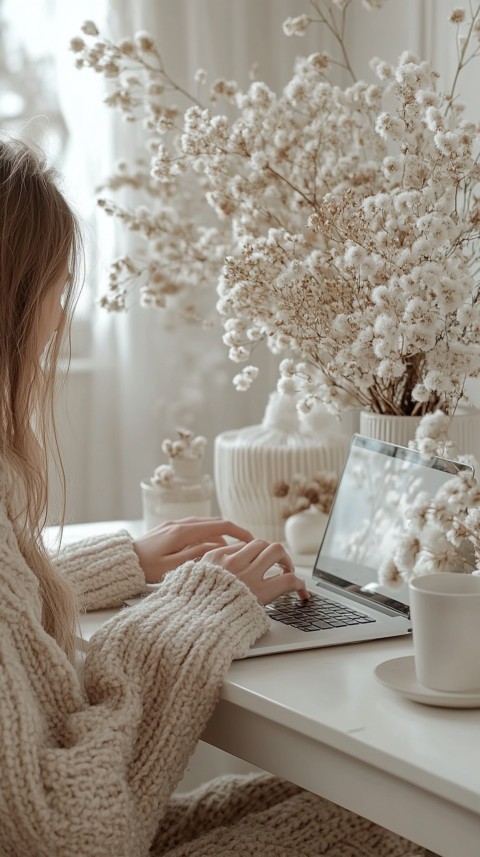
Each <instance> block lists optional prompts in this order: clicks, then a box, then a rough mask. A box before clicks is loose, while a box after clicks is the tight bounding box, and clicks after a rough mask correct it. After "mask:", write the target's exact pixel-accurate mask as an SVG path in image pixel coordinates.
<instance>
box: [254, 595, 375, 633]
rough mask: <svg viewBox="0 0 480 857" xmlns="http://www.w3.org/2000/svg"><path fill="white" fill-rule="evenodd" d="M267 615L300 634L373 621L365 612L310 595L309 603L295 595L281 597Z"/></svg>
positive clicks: (271, 606)
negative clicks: (295, 629) (300, 632)
mask: <svg viewBox="0 0 480 857" xmlns="http://www.w3.org/2000/svg"><path fill="white" fill-rule="evenodd" d="M267 612H268V615H269V616H270V617H271V618H272V619H275V620H276V621H277V622H282V623H283V624H284V625H291V626H292V627H293V628H298V629H299V630H300V631H327V630H328V629H330V628H345V627H346V626H347V625H366V624H367V623H370V622H375V619H371V618H370V616H366V615H365V613H360V612H359V611H358V610H352V608H351V607H344V606H343V604H338V603H337V602H336V601H330V600H329V599H328V598H323V597H322V596H320V595H315V594H313V593H312V597H311V598H310V600H309V601H300V600H299V598H298V596H297V595H291V594H288V595H282V596H281V598H277V600H276V601H274V602H273V604H271V605H270V606H269V607H267Z"/></svg>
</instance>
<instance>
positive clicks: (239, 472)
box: [214, 394, 351, 542]
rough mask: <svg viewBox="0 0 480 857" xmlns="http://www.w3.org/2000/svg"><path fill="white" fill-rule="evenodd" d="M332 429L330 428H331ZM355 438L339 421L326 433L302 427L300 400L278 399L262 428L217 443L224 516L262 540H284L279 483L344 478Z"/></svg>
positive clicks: (216, 465)
mask: <svg viewBox="0 0 480 857" xmlns="http://www.w3.org/2000/svg"><path fill="white" fill-rule="evenodd" d="M327 427H328V428H327ZM350 438H351V434H348V432H344V431H343V429H342V427H341V426H340V427H339V423H338V422H336V421H335V420H334V418H331V417H329V418H328V422H327V420H326V419H325V428H324V430H323V431H322V430H321V428H319V427H318V426H317V429H316V430H313V427H312V424H309V425H308V427H307V428H306V427H302V425H301V424H300V422H299V419H298V416H297V411H296V406H295V400H294V399H293V398H290V397H287V396H281V397H280V396H278V395H277V394H272V395H271V396H270V399H269V403H268V405H267V409H266V411H265V417H264V419H263V422H262V423H261V424H260V425H253V426H247V427H246V428H241V429H235V430H232V431H226V432H223V433H222V434H219V435H218V436H217V438H216V439H215V455H214V462H215V463H214V469H215V489H216V493H217V499H218V504H219V507H220V511H221V514H222V517H224V518H227V519H229V520H233V521H235V523H237V524H240V525H241V526H244V527H246V528H247V529H249V530H250V531H251V532H252V533H253V534H254V535H255V536H256V537H258V538H264V539H268V540H269V541H280V542H281V541H283V539H284V520H283V518H282V501H281V500H280V499H279V498H277V497H273V496H272V489H273V486H274V485H275V483H276V482H278V481H280V480H284V481H286V482H289V481H290V480H291V479H292V478H293V477H294V476H295V475H297V474H302V475H304V476H307V477H308V476H312V475H313V474H315V473H317V472H319V471H328V472H333V473H336V474H339V473H340V472H341V470H342V468H343V463H344V461H345V456H346V452H347V449H348V445H349V442H350Z"/></svg>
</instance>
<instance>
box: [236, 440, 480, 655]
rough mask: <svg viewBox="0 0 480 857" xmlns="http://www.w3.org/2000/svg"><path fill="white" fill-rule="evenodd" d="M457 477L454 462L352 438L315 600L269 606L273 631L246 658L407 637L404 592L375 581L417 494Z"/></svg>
mask: <svg viewBox="0 0 480 857" xmlns="http://www.w3.org/2000/svg"><path fill="white" fill-rule="evenodd" d="M462 470H470V471H471V472H473V468H472V467H470V466H469V465H465V464H461V463H460V462H457V461H449V460H447V459H444V458H436V457H430V456H425V455H422V454H421V453H419V452H417V451H414V450H412V449H407V448H405V447H402V446H397V445H396V444H392V443H386V442H383V441H379V440H373V439H371V438H367V437H363V436H362V435H358V434H356V435H354V436H353V438H352V441H351V444H350V448H349V451H348V455H347V458H346V462H345V466H344V469H343V472H342V475H341V478H340V480H339V484H338V487H337V491H336V494H335V498H334V501H333V505H332V509H331V512H330V516H329V520H328V523H327V527H326V529H325V532H324V535H323V538H322V539H321V543H320V545H319V550H318V554H317V557H316V560H315V563H314V566H313V569H312V573H311V576H310V577H309V578H308V579H307V581H306V583H307V589H308V590H309V591H310V592H311V593H312V596H313V598H312V599H311V600H310V601H300V600H299V598H298V596H297V595H296V594H292V595H287V596H283V597H282V598H280V599H277V600H276V601H275V602H274V603H273V604H271V605H268V606H267V607H266V608H265V609H266V611H267V613H268V615H269V616H270V619H271V627H270V630H268V631H267V632H266V634H264V635H263V636H262V637H261V638H260V639H259V640H258V641H257V643H256V644H255V645H254V646H253V647H252V648H251V649H250V650H249V652H248V653H247V655H246V657H256V656H258V655H267V654H275V653H277V652H288V651H293V650H295V649H312V648H318V647H322V646H338V645H341V644H346V643H358V642H361V641H363V640H377V639H380V638H382V637H396V636H400V635H404V634H410V633H411V630H412V629H411V623H410V610H409V606H408V586H407V584H406V583H402V585H401V586H400V587H398V588H397V587H393V586H386V585H381V584H380V583H379V578H378V573H379V570H380V569H381V567H382V565H383V564H384V562H385V561H386V560H387V559H388V558H389V557H390V556H391V553H392V549H393V547H394V545H395V544H396V540H397V538H398V536H399V535H400V534H401V533H403V532H405V526H406V524H405V517H404V513H405V511H406V510H407V509H408V507H409V506H410V505H411V504H412V501H413V500H414V499H415V497H416V496H418V494H419V493H420V492H421V491H426V492H428V494H429V495H430V496H433V495H434V494H435V493H436V491H437V490H438V489H439V488H440V487H441V486H442V485H443V484H444V483H445V482H446V481H447V480H448V479H451V478H452V476H454V475H456V474H457V473H459V472H460V471H462ZM319 541H320V539H319ZM459 570H460V569H459Z"/></svg>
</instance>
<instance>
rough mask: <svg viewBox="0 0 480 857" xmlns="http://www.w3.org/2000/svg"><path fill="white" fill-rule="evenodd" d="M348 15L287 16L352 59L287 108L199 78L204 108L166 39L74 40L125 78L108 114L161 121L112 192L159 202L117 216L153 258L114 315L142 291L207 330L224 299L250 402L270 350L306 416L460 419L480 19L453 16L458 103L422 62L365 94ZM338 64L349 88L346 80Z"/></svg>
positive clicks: (474, 11) (318, 59) (259, 85)
mask: <svg viewBox="0 0 480 857" xmlns="http://www.w3.org/2000/svg"><path fill="white" fill-rule="evenodd" d="M363 5H364V6H365V7H366V8H367V9H369V10H372V9H374V8H379V7H381V5H382V3H381V0H365V2H364V4H363ZM349 6H350V3H349V0H311V3H310V11H311V14H306V13H305V14H303V15H300V16H297V17H295V18H289V19H287V21H286V22H285V24H284V32H285V33H286V34H287V35H291V36H302V35H303V34H304V33H305V31H306V29H308V27H312V26H321V27H325V26H328V27H329V29H330V33H331V34H332V36H333V41H334V42H335V44H336V48H337V54H336V55H335V56H332V57H330V56H329V55H328V54H326V53H325V52H317V53H313V54H311V55H309V56H307V57H302V58H300V59H298V60H297V61H296V64H295V67H294V70H293V74H292V77H291V79H290V81H289V82H288V83H287V85H286V86H285V88H284V89H283V90H282V91H281V92H280V93H276V92H274V91H273V90H272V89H271V88H270V87H269V86H267V84H266V83H264V82H262V81H260V80H257V79H255V80H253V81H251V83H250V84H249V85H248V87H247V88H246V89H244V90H242V89H241V87H240V86H239V85H238V84H237V83H236V82H235V81H227V80H218V81H213V82H212V83H211V84H210V86H208V83H207V80H206V76H205V74H204V73H199V74H197V75H196V78H195V87H196V92H197V95H195V96H192V95H189V94H188V93H187V92H186V90H185V89H183V88H182V87H181V86H179V85H178V84H176V83H175V82H174V81H173V80H172V79H171V78H170V77H169V75H168V73H167V71H166V69H165V68H164V66H163V62H162V58H161V55H160V53H159V51H158V49H157V47H156V46H155V44H154V42H153V40H152V39H151V37H150V36H148V34H145V33H143V34H137V35H136V36H135V37H133V38H132V39H130V40H126V41H124V42H122V43H120V44H118V45H115V44H113V43H112V42H109V41H108V40H106V39H104V38H103V37H101V36H99V35H98V34H97V33H94V32H93V30H92V24H91V22H89V24H88V25H86V26H85V27H84V30H83V35H82V37H77V38H76V39H74V40H73V43H72V49H73V50H74V51H75V54H76V57H77V65H78V66H79V67H81V68H83V67H85V66H89V67H91V68H93V69H95V70H96V71H97V72H100V73H102V74H104V75H105V76H106V77H107V78H111V79H112V83H113V89H112V92H111V94H110V95H109V96H108V99H107V103H108V104H110V105H111V106H114V107H116V108H117V109H119V110H120V111H121V112H122V113H123V115H124V116H125V117H126V119H127V120H128V121H136V120H137V119H139V118H141V119H143V121H144V122H145V149H146V155H145V153H144V154H143V157H142V158H141V159H139V162H138V163H136V164H134V165H126V164H124V165H122V166H121V167H120V166H119V168H118V170H117V171H116V172H115V174H114V175H113V176H112V177H111V178H110V180H109V182H108V183H107V187H106V189H107V190H108V189H110V190H116V189H118V188H121V187H125V186H129V187H131V188H133V189H135V190H136V191H138V194H139V195H140V197H141V198H142V199H143V205H141V206H139V207H138V208H137V209H135V210H127V209H126V208H125V207H122V206H120V205H118V204H117V203H114V202H111V201H110V200H109V199H106V198H105V199H104V200H103V202H102V205H103V207H104V210H105V211H106V212H107V213H109V214H111V215H112V216H114V217H116V218H118V219H119V220H120V221H121V222H122V223H124V225H125V226H126V228H128V229H129V230H132V231H133V232H135V233H137V234H138V235H139V236H142V237H143V238H144V239H145V240H146V251H145V255H144V258H143V259H142V258H140V259H135V260H133V259H131V258H130V257H125V258H122V259H119V260H117V262H115V263H114V265H113V266H112V272H111V275H110V288H109V291H108V294H107V296H106V298H105V300H104V303H105V304H106V305H107V306H108V307H111V308H114V309H122V308H124V307H125V306H126V305H127V297H128V295H129V293H130V290H131V289H132V288H133V287H134V286H135V285H137V286H138V289H139V291H140V296H141V301H142V302H143V304H144V305H146V306H154V307H159V308H165V307H168V306H171V305H172V304H173V305H175V306H176V307H177V309H179V311H180V313H181V314H182V315H183V317H185V318H189V319H191V320H195V319H197V320H198V319H201V318H204V317H205V315H202V304H203V310H205V309H206V314H207V317H208V312H209V311H210V309H211V303H212V284H213V283H216V282H218V302H217V310H218V313H219V314H220V316H221V318H222V320H223V323H224V328H225V334H224V342H225V344H226V346H227V348H228V349H229V351H228V353H229V357H230V359H231V360H232V361H234V362H235V363H237V364H245V368H244V369H243V370H241V371H240V372H239V373H238V374H237V375H236V376H235V379H234V383H235V386H236V387H237V389H239V390H246V389H248V388H249V386H250V385H251V383H252V382H253V380H254V378H255V376H256V374H257V369H256V367H255V366H254V365H253V361H252V357H253V354H254V351H255V349H256V348H257V347H258V345H259V343H261V342H263V343H265V344H266V345H267V346H268V348H270V349H271V351H273V352H274V353H275V354H278V355H281V356H283V358H284V359H283V360H282V363H281V378H280V381H279V389H280V391H282V392H283V393H286V394H290V395H292V396H295V397H297V400H298V405H299V408H300V410H301V411H303V412H308V411H309V410H312V409H313V408H314V407H315V406H316V403H317V402H318V401H321V402H322V403H324V404H326V405H327V407H328V408H329V409H330V410H332V411H339V410H342V409H343V408H344V407H346V406H347V405H355V404H356V405H359V406H363V407H368V408H370V409H371V410H373V411H376V412H379V413H385V414H406V415H422V414H426V413H433V412H434V411H435V410H437V409H441V410H442V411H444V412H446V413H449V414H452V413H453V412H454V411H455V408H456V405H457V403H458V401H459V399H460V398H462V397H463V395H464V386H465V381H466V379H467V378H469V377H478V376H479V374H480V345H479V344H478V343H479V342H480V301H479V287H480V283H479V279H478V262H477V260H478V253H479V238H480V232H479V225H480V194H479V192H478V186H479V179H480V165H479V160H478V157H479V142H480V126H479V124H478V122H470V121H468V120H467V119H466V118H465V115H464V109H463V106H462V104H461V102H460V100H459V98H458V93H457V84H458V80H459V73H460V72H461V71H462V70H463V68H464V67H465V66H466V65H467V64H469V63H471V61H472V60H475V59H477V58H478V56H479V53H480V5H479V4H476V5H474V6H472V7H471V8H470V11H469V12H468V13H467V12H465V10H463V9H460V8H457V9H455V10H453V12H452V13H451V15H450V21H451V22H452V23H453V24H454V25H455V28H456V29H455V37H456V39H457V45H458V68H457V70H456V72H455V74H454V78H453V81H454V82H453V84H452V86H451V87H450V88H448V87H447V86H446V85H445V84H441V83H440V82H439V75H438V74H437V72H436V71H435V70H434V69H432V68H431V66H430V65H429V63H428V62H425V61H422V60H421V59H419V58H418V57H416V56H415V55H414V54H412V53H411V52H410V51H405V52H404V53H403V54H402V55H401V57H400V58H399V60H398V62H397V63H396V64H395V65H392V64H389V63H387V62H385V61H383V60H381V59H379V58H377V57H375V58H373V59H372V61H371V68H372V70H373V72H374V73H375V77H376V82H375V83H367V82H364V81H362V80H357V79H356V77H355V75H354V72H353V70H352V66H351V63H350V60H349V57H348V54H347V51H346V47H345V44H344V40H343V36H342V33H343V27H344V24H345V16H346V15H347V14H348V8H349ZM93 26H94V25H93ZM338 66H341V67H342V68H343V69H344V70H345V72H346V73H347V74H349V75H350V78H351V82H350V83H349V84H348V85H347V86H345V87H340V86H338V85H337V84H336V83H335V82H334V81H333V79H332V80H330V76H331V75H334V73H335V70H336V68H337V67H338ZM173 97H175V99H177V98H179V99H180V98H183V99H184V102H185V99H186V103H187V104H188V105H189V106H188V107H187V109H186V111H184V109H183V108H182V109H180V108H178V107H177V106H176V105H175V104H174V103H173V100H172V98H173ZM219 99H224V100H225V101H226V102H227V103H228V111H229V116H231V115H233V118H229V116H227V115H226V114H223V113H221V112H218V111H217V108H216V104H217V102H218V101H219ZM199 224H201V225H199Z"/></svg>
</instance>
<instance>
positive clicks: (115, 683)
mask: <svg viewBox="0 0 480 857" xmlns="http://www.w3.org/2000/svg"><path fill="white" fill-rule="evenodd" d="M78 248H79V233H78V229H77V224H76V221H75V218H74V216H73V214H72V212H71V211H70V209H69V207H68V205H67V203H66V202H65V200H64V198H63V197H62V195H61V194H60V192H59V190H58V189H57V187H56V184H55V177H54V175H53V173H52V171H51V170H50V169H48V168H47V167H46V166H45V164H44V163H43V161H42V159H41V158H40V157H39V156H38V155H37V154H35V153H34V152H33V151H32V150H31V149H29V148H28V147H26V146H25V145H23V144H21V143H19V142H9V143H0V328H1V329H0V353H1V358H0V373H1V393H2V396H1V415H2V416H1V425H0V433H1V435H0V437H1V439H0V443H1V457H0V463H1V470H0V854H1V855H5V857H7V856H8V857H11V855H15V857H27V855H28V857H33V855H35V857H73V855H75V857H146V855H148V854H155V855H160V854H166V853H167V852H168V854H169V855H171V857H173V855H175V857H179V855H187V854H195V855H206V854H218V855H220V854H222V855H225V854H242V855H243V854H255V855H256V854H258V855H260V854H262V855H263V854H268V853H272V854H275V855H287V854H288V855H289V857H290V855H293V854H298V855H300V854H301V855H310V854H312V855H316V854H329V855H332V856H333V855H335V856H336V855H340V854H341V855H354V854H355V855H357V854H362V855H370V854H372V855H373V854H377V855H383V854H385V855H387V854H388V855H391V856H392V857H394V855H397V854H398V855H406V854H409V855H417V854H422V853H423V852H422V850H421V849H419V848H416V847H415V846H410V845H409V844H408V843H405V842H403V841H402V840H400V839H398V837H395V836H393V834H389V833H387V832H386V831H382V830H380V829H379V828H377V827H375V826H374V825H372V824H370V823H369V822H366V821H363V820H361V819H358V818H356V817H355V816H352V815H350V814H349V813H347V812H345V811H343V810H340V809H338V808H337V807H334V806H333V805H332V804H328V803H326V802H324V801H322V800H320V799H319V798H317V797H315V796H314V795H310V794H307V793H305V792H302V791H301V790H300V789H298V788H297V787H296V786H293V785H290V784H288V783H283V782H281V781H280V780H278V779H276V778H275V777H270V776H267V775H265V776H260V777H257V776H253V777H246V778H238V777H237V778H233V777H227V778H226V779H221V780H220V781H216V782H214V783H213V784H210V785H208V786H205V787H203V788H202V789H200V790H199V791H198V792H196V793H192V794H191V795H186V796H185V795H180V796H174V797H173V798H172V794H173V792H174V790H175V788H176V786H177V784H178V782H179V781H180V779H181V777H182V774H183V772H184V770H185V767H186V765H187V762H188V758H189V756H190V755H191V753H192V751H193V749H194V747H195V744H196V742H197V741H198V739H199V736H200V735H201V732H202V730H203V728H204V726H205V723H206V721H207V719H208V717H209V715H210V713H211V711H212V709H213V706H214V704H215V701H216V699H217V694H218V690H219V687H220V684H221V682H222V678H223V676H224V675H225V672H226V670H227V669H228V667H229V665H230V663H231V661H232V659H233V658H235V657H238V656H241V655H242V654H243V653H245V651H246V650H247V649H248V647H249V646H250V645H251V644H253V643H254V641H255V640H256V639H257V638H258V637H259V636H260V635H261V634H262V633H263V632H264V631H265V630H266V628H267V620H266V617H265V612H264V610H263V609H262V605H264V604H266V603H267V602H269V601H271V600H273V599H274V598H276V597H277V596H278V595H280V594H282V593H284V592H293V591H297V592H298V594H299V596H300V597H307V593H306V591H305V589H304V584H303V583H302V581H301V580H300V579H299V578H297V577H296V576H295V575H294V573H293V567H292V563H291V560H290V558H289V557H288V555H287V554H286V553H285V551H284V550H283V548H282V547H281V545H278V544H277V545H268V544H267V543H265V542H261V541H258V540H254V539H253V538H252V537H251V535H250V533H248V532H246V531H245V530H243V529H242V528H240V527H238V526H235V525H234V524H231V523H228V522H224V521H221V520H220V519H212V520H197V519H187V520H186V521H183V522H180V523H177V524H172V523H167V524H165V525H163V526H162V527H159V528H158V529H156V530H154V531H152V532H151V533H149V534H147V535H146V536H144V537H142V538H139V539H137V540H136V541H134V540H133V539H132V538H131V537H130V536H129V534H128V533H126V532H120V533H118V534H116V535H115V536H113V537H112V536H105V537H96V538H91V539H87V540H85V541H84V542H82V543H80V544H78V545H75V546H73V547H68V548H66V549H65V550H64V551H63V552H61V553H60V555H59V556H58V557H56V558H55V559H51V558H50V557H49V556H48V554H47V553H46V551H45V549H44V547H43V544H42V538H41V532H42V527H43V524H44V521H45V510H46V496H47V480H46V472H47V471H46V450H47V449H48V445H47V437H48V429H49V427H50V428H51V427H52V426H53V425H54V422H53V419H52V394H53V389H54V381H55V370H56V366H57V362H58V356H59V352H60V348H61V344H62V340H63V338H64V334H65V332H67V331H68V320H69V317H70V312H71V308H72V304H73V300H74V283H75V277H76V273H77V262H78V253H79V249H78ZM225 536H229V537H231V538H233V539H234V542H233V543H230V544H229V545H227V544H226V543H225V539H224V537H225ZM275 562H278V563H279V564H280V565H281V566H282V567H283V570H284V573H283V574H280V575H277V576H276V577H273V578H271V577H270V578H264V574H265V572H266V571H267V570H268V569H269V568H270V567H271V566H272V564H274V563H275ZM159 581H162V586H161V587H159V588H158V590H157V591H156V592H155V593H154V594H151V595H150V596H149V597H148V598H145V599H144V600H143V601H142V602H141V604H139V606H137V607H134V608H131V609H128V610H123V611H120V612H119V614H118V616H117V617H116V618H115V619H114V620H112V621H110V622H109V623H107V624H106V625H105V626H104V627H103V628H102V629H101V630H100V631H99V632H97V634H95V635H94V637H93V638H92V640H91V645H90V648H89V651H88V654H87V655H86V657H85V661H84V663H83V665H81V666H80V665H79V664H78V663H76V659H75V625H76V620H77V611H78V609H88V608H100V607H108V606H113V605H116V604H120V603H121V602H122V600H123V599H125V598H128V597H130V596H134V595H136V594H138V593H141V592H142V591H144V590H145V583H146V582H149V583H151V582H159Z"/></svg>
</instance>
